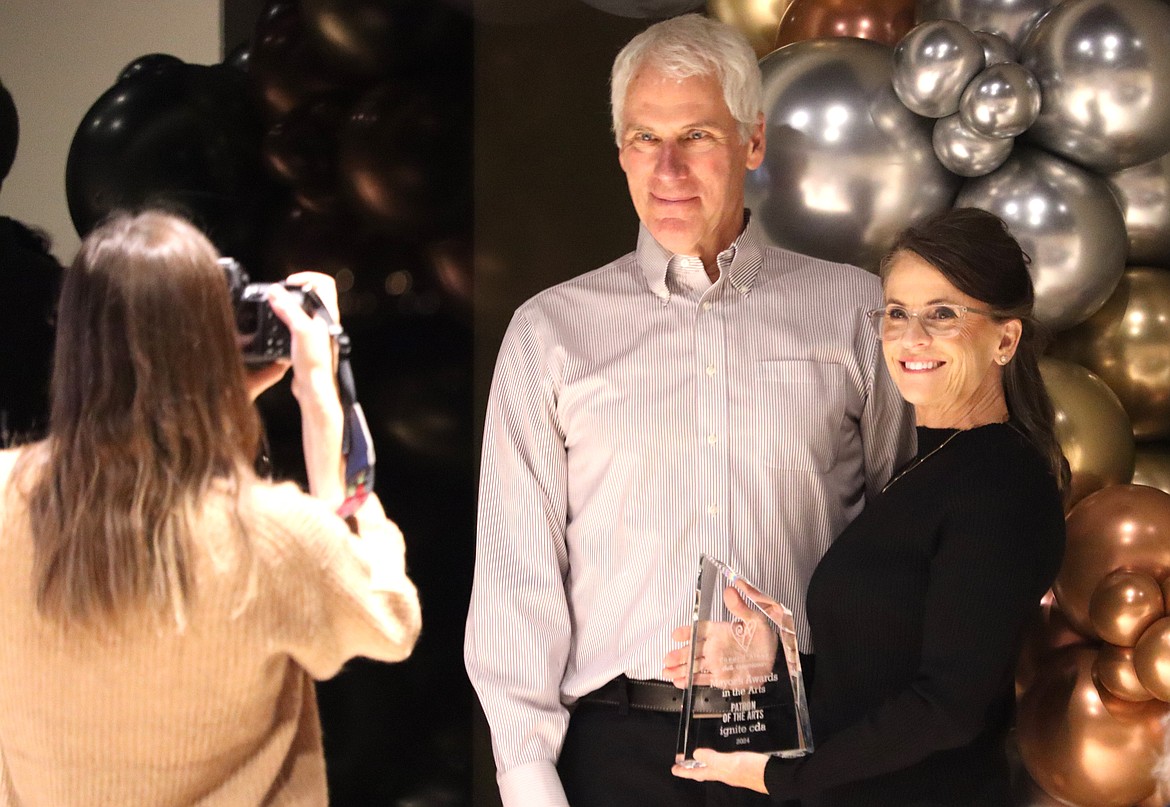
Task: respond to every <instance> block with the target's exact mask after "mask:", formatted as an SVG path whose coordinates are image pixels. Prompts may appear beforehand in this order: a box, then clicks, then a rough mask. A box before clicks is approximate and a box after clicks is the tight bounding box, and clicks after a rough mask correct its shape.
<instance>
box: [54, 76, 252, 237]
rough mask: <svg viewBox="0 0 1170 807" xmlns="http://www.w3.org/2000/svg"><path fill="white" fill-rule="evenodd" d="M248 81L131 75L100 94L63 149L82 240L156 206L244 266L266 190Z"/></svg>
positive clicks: (72, 209)
mask: <svg viewBox="0 0 1170 807" xmlns="http://www.w3.org/2000/svg"><path fill="white" fill-rule="evenodd" d="M262 135H263V123H262V118H261V115H260V112H259V109H258V108H257V106H256V104H255V103H254V101H253V96H252V95H251V92H250V88H249V86H248V83H247V78H246V76H244V75H243V74H241V73H240V72H239V71H238V70H235V69H233V68H231V67H227V66H225V65H214V66H211V67H204V66H199V65H183V66H182V68H181V69H178V68H176V69H166V70H163V71H161V72H155V71H137V72H135V73H134V74H132V75H130V76H128V77H126V78H125V79H123V80H122V81H120V82H118V83H117V84H116V85H115V86H113V87H111V88H110V89H109V90H107V91H106V92H105V93H103V94H102V96H101V97H100V98H98V100H97V101H96V102H94V104H93V106H92V107H90V109H89V111H88V112H87V113H86V114H85V117H84V118H83V119H82V121H81V125H80V126H79V127H78V129H77V132H76V133H75V134H74V136H73V142H72V144H71V145H70V148H69V157H68V161H67V163H66V167H65V192H66V196H67V199H68V202H69V213H70V216H71V217H72V218H73V225H74V227H75V228H76V229H77V232H78V234H79V235H81V236H85V234H86V233H88V232H89V231H90V230H91V229H92V228H93V227H94V225H96V224H97V223H98V222H99V221H100V220H101V219H102V218H104V217H105V216H106V215H108V214H109V213H110V212H111V211H113V210H116V209H120V208H141V207H145V206H163V207H166V208H168V209H171V210H173V211H175V212H178V213H181V214H183V215H186V216H187V217H188V218H190V219H191V220H192V221H193V222H194V223H195V224H196V225H197V226H199V227H200V228H201V229H202V230H203V231H204V232H205V233H206V234H207V235H208V237H209V238H211V239H212V241H214V242H215V244H216V245H217V246H218V247H219V249H220V250H221V251H223V252H226V253H231V254H234V255H236V256H237V257H247V255H249V254H250V253H251V251H252V250H253V248H254V241H255V239H254V226H255V222H256V220H257V217H258V215H259V214H260V209H261V207H262V206H263V204H264V203H265V201H266V193H268V192H269V191H270V187H271V186H270V185H269V184H268V183H267V181H266V177H265V175H264V172H263V170H262V168H261V163H260V141H261V138H262Z"/></svg>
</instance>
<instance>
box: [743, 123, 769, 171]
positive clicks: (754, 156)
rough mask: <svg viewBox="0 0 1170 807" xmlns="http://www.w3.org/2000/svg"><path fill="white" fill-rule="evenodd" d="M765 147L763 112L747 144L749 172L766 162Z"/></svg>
mask: <svg viewBox="0 0 1170 807" xmlns="http://www.w3.org/2000/svg"><path fill="white" fill-rule="evenodd" d="M764 145H765V137H764V114H763V113H762V112H761V113H760V115H759V117H758V118H757V119H756V125H755V128H754V129H752V134H751V137H749V138H748V142H747V147H748V148H747V167H748V170H749V171H754V170H755V169H757V168H759V167H760V165H761V164H762V163H763V162H764Z"/></svg>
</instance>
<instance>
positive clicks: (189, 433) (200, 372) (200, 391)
mask: <svg viewBox="0 0 1170 807" xmlns="http://www.w3.org/2000/svg"><path fill="white" fill-rule="evenodd" d="M217 257H218V256H217V253H216V251H215V248H214V247H213V246H212V245H211V244H210V242H209V241H208V240H207V239H206V238H205V237H204V236H203V235H202V233H200V232H199V231H198V230H197V229H195V227H193V226H192V225H190V224H188V223H187V222H185V221H183V220H182V219H179V218H177V217H175V216H172V215H169V214H166V213H160V212H145V213H140V214H137V215H130V214H119V215H116V216H114V217H113V218H111V219H109V220H107V221H106V222H105V223H103V224H102V225H101V226H99V227H98V228H97V229H96V230H94V231H93V232H92V233H91V234H90V235H89V236H88V237H86V239H85V241H84V242H83V243H82V245H81V249H80V251H79V252H78V254H77V258H76V259H75V260H74V261H73V265H72V266H71V267H70V268H69V270H68V271H67V272H66V273H65V281H64V284H63V287H62V291H61V301H60V308H59V314H58V325H57V342H56V351H55V358H54V367H53V377H52V406H51V412H50V420H49V436H48V438H47V440H46V441H45V443H44V445H43V448H42V450H40V451H29V452H26V454H25V461H24V463H23V465H24V469H25V470H26V471H27V472H28V473H29V476H28V478H29V479H30V484H29V494H28V495H29V518H30V527H31V530H32V535H33V540H34V542H35V547H36V554H35V567H34V574H35V585H36V594H37V604H38V606H39V608H40V609H41V611H42V613H45V614H48V615H52V616H58V617H62V618H64V617H71V618H77V619H80V620H82V621H86V622H88V621H92V618H94V617H104V618H106V619H107V620H109V621H116V618H117V616H118V615H119V614H121V613H123V612H124V611H125V610H127V609H129V608H132V607H134V606H136V605H147V606H152V605H154V606H159V607H160V608H165V609H170V610H173V612H174V614H175V616H176V618H178V620H179V621H180V623H182V622H183V614H184V613H185V608H184V606H185V605H186V603H187V602H188V600H189V598H190V597H191V595H192V580H191V568H190V561H191V557H192V546H193V541H194V540H195V536H194V535H193V534H192V528H193V524H194V523H195V520H196V517H197V516H198V514H199V513H200V511H201V509H202V508H203V507H204V506H205V503H206V501H207V497H208V494H209V493H210V492H211V491H212V489H213V487H214V488H220V487H222V488H224V489H226V490H227V491H229V499H228V501H230V502H232V513H233V518H234V523H235V525H236V526H237V527H238V528H239V529H240V531H241V533H240V535H241V539H243V538H244V531H243V518H242V515H241V513H242V512H243V511H242V509H241V508H242V502H243V501H244V498H243V497H244V494H245V493H246V491H247V488H248V486H249V484H250V482H251V481H252V479H253V476H252V471H251V467H250V465H251V462H252V461H253V459H254V457H255V456H256V452H257V447H258V444H259V434H260V426H259V420H258V416H257V414H256V411H255V408H254V407H253V406H252V403H251V401H250V400H249V397H248V393H247V390H246V388H245V385H244V368H243V362H242V359H241V357H240V351H239V348H238V346H237V343H236V336H235V321H234V316H233V312H232V308H231V301H230V299H229V294H228V287H227V282H226V280H225V277H224V273H223V270H222V269H221V268H220V267H219V265H218V264H217V262H216V260H217ZM245 550H246V541H245ZM247 554H248V555H250V553H247Z"/></svg>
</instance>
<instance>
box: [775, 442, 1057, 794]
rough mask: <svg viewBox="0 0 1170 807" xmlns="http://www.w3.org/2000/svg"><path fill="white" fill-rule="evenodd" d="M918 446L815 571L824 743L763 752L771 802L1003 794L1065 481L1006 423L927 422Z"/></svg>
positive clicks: (819, 718)
mask: <svg viewBox="0 0 1170 807" xmlns="http://www.w3.org/2000/svg"><path fill="white" fill-rule="evenodd" d="M952 436H953V439H950V440H949V442H947V443H946V444H945V445H943V442H944V441H947V440H948V438H951V437H952ZM918 445H919V453H918V457H919V459H920V460H921V462H919V463H918V464H916V465H912V466H911V468H910V469H909V470H908V471H906V472H905V473H904V475H902V476H901V477H896V478H895V481H894V482H892V483H891V484H890V485H889V486H888V487H887V489H886V491H885V492H884V493H883V494H882V495H881V496H879V497H877V498H876V499H875V500H874V501H872V502H871V503H870V504H868V505H867V507H866V508H865V510H864V511H863V512H862V514H861V515H860V516H859V517H858V518H857V519H856V520H855V521H854V522H853V523H852V524H851V525H850V526H849V527H848V528H847V529H846V530H845V531H844V532H843V533H842V535H841V536H840V538H838V539H837V541H836V542H835V543H834V544H833V546H832V548H831V549H830V550H829V552H828V553H827V554H826V555H825V557H824V559H823V560H822V561H821V563H820V564H819V565H818V567H817V569H816V572H815V573H814V575H813V578H812V582H811V584H810V586H809V590H808V614H809V622H810V624H811V627H812V636H813V643H814V649H815V651H816V675H815V680H814V682H813V685H812V690H811V707H810V708H811V712H812V718H813V738H814V741H815V744H816V750H815V751H814V752H813V754H812V755H811V756H809V757H807V758H804V759H801V760H783V759H772V760H770V761H769V762H768V766H767V769H766V773H765V781H766V784H767V786H768V792H769V793H770V794H772V797H773V799H774V800H775V801H779V800H782V799H788V798H797V797H798V798H800V799H801V800H802V805H803V807H813V805H816V807H829V806H830V805H831V806H832V807H842V806H843V805H851V806H854V805H867V807H876V805H889V807H895V806H896V807H927V805H937V806H938V807H943V806H944V805H945V807H974V805H988V807H991V806H992V805H994V806H995V807H1003V806H1004V805H1008V804H1010V798H1009V795H1008V768H1007V761H1006V757H1005V753H1004V747H1003V746H1004V743H1003V740H1004V737H1005V735H1006V732H1007V730H1008V728H1009V727H1010V724H1011V719H1012V709H1013V705H1014V690H1013V669H1014V666H1015V661H1016V656H1017V652H1018V649H1019V644H1020V637H1021V633H1022V631H1023V630H1024V628H1025V626H1026V625H1027V623H1028V621H1029V620H1030V619H1031V618H1032V616H1033V615H1034V613H1035V611H1036V609H1037V607H1038V605H1039V600H1040V598H1041V596H1042V595H1043V594H1044V592H1045V591H1046V590H1047V589H1048V587H1049V586H1050V585H1051V584H1052V581H1053V579H1054V577H1055V576H1056V572H1057V570H1058V568H1059V566H1060V561H1061V557H1062V555H1063V552H1064V517H1063V512H1062V507H1061V500H1060V495H1059V493H1058V490H1057V486H1056V482H1055V479H1054V478H1053V476H1052V474H1051V473H1049V471H1048V469H1047V467H1046V466H1045V464H1044V462H1043V461H1042V459H1041V458H1040V456H1039V454H1038V453H1037V452H1036V451H1035V449H1034V448H1032V446H1031V445H1030V444H1029V443H1027V442H1026V441H1025V439H1024V438H1023V436H1022V435H1021V434H1020V433H1019V432H1018V431H1017V430H1016V429H1015V428H1013V427H1011V426H1008V425H1006V424H992V425H988V426H983V427H980V428H977V429H972V430H969V431H965V432H960V433H958V434H955V433H954V431H952V430H938V429H925V428H919V430H918ZM940 446H941V447H940Z"/></svg>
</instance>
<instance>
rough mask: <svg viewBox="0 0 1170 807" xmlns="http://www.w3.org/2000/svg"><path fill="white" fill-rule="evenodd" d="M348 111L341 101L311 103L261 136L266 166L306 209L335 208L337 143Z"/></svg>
mask: <svg viewBox="0 0 1170 807" xmlns="http://www.w3.org/2000/svg"><path fill="white" fill-rule="evenodd" d="M347 112H348V104H347V103H346V101H345V100H344V99H340V98H331V97H326V98H321V99H319V100H317V101H311V102H309V103H307V104H305V105H303V106H299V107H297V108H296V109H294V110H292V111H291V112H289V113H288V114H287V115H285V116H284V117H282V118H281V119H280V120H278V121H277V122H276V123H275V124H273V125H272V127H271V128H270V129H269V130H268V134H266V135H265V137H264V144H263V147H262V154H263V157H264V162H265V164H266V165H267V166H268V168H269V170H270V171H271V172H272V173H273V174H274V175H275V176H276V177H277V178H278V179H279V180H280V181H282V182H283V183H285V184H286V185H288V186H289V187H290V188H292V191H293V195H294V196H295V198H296V200H297V202H298V203H299V204H300V205H301V206H303V207H305V208H308V209H309V210H314V211H317V212H322V211H325V210H329V209H331V208H333V207H335V206H336V205H337V201H338V191H337V149H338V145H337V144H338V135H339V134H340V130H341V123H342V121H343V120H344V118H345V116H346V113H347Z"/></svg>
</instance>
